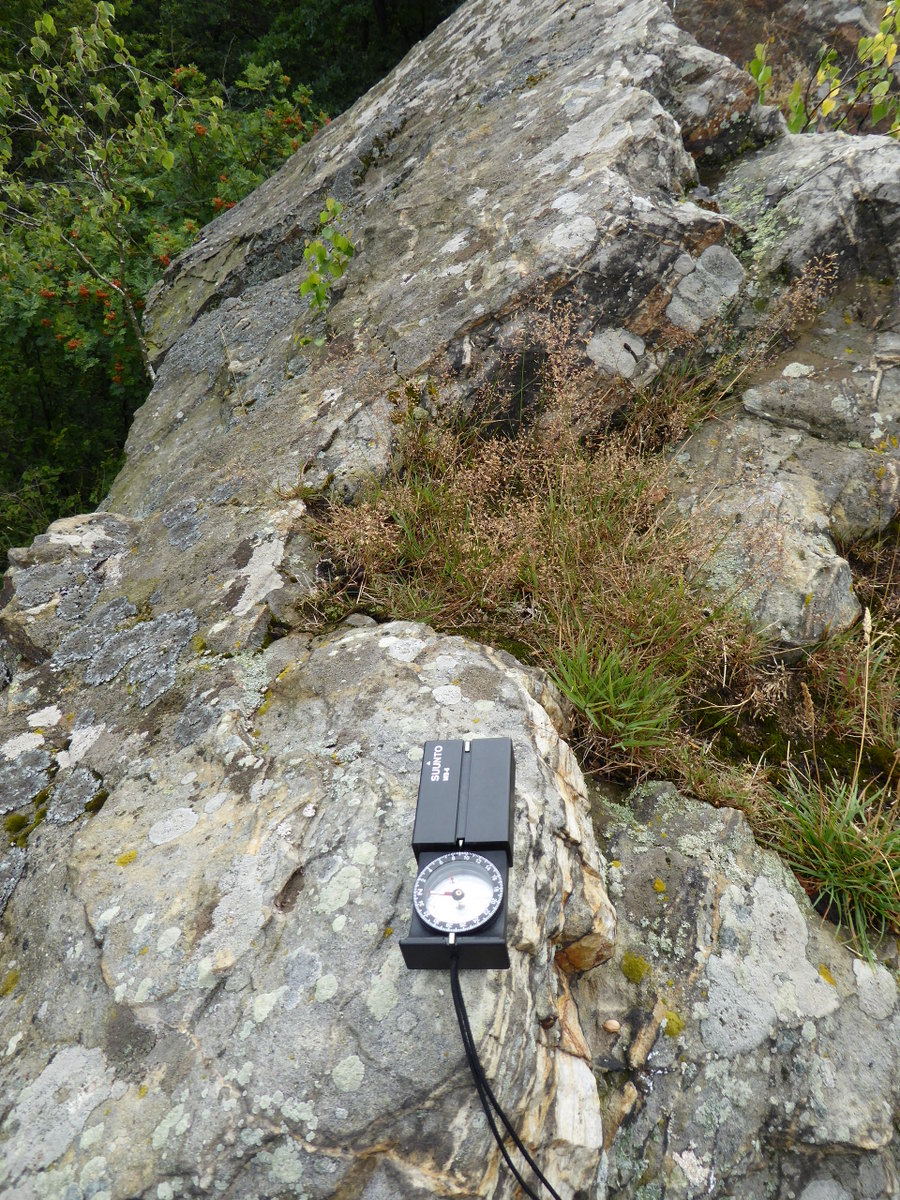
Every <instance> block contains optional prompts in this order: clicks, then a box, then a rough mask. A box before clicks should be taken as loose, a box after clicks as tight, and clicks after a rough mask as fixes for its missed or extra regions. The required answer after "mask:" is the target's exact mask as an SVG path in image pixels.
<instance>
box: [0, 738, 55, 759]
mask: <svg viewBox="0 0 900 1200" xmlns="http://www.w3.org/2000/svg"><path fill="white" fill-rule="evenodd" d="M43 744H44V739H43V737H42V736H41V735H40V734H39V733H20V734H18V735H17V736H16V737H12V738H10V739H9V740H8V741H6V742H4V743H3V745H2V746H0V754H2V755H3V757H4V758H8V759H13V758H18V757H19V755H20V754H25V753H26V751H28V750H36V749H37V748H38V746H43Z"/></svg>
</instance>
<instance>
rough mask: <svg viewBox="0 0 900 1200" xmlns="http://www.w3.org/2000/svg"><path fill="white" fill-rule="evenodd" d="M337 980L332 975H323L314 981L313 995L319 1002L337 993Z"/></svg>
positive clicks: (329, 998)
mask: <svg viewBox="0 0 900 1200" xmlns="http://www.w3.org/2000/svg"><path fill="white" fill-rule="evenodd" d="M337 990H338V981H337V979H336V978H335V976H334V975H323V976H322V977H321V979H319V980H317V981H316V991H315V997H316V1000H318V1001H319V1003H322V1002H323V1001H325V1000H331V999H332V998H333V997H334V996H336V995H337Z"/></svg>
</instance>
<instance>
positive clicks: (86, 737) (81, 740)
mask: <svg viewBox="0 0 900 1200" xmlns="http://www.w3.org/2000/svg"><path fill="white" fill-rule="evenodd" d="M105 728H106V724H105V722H103V721H101V722H100V723H99V724H98V725H86V726H85V727H84V728H83V729H76V730H75V731H74V732H73V734H72V738H71V741H70V742H69V748H68V750H61V751H60V752H59V754H57V756H56V763H57V766H58V767H59V769H60V770H62V769H63V768H64V767H74V766H75V764H76V763H79V762H81V760H82V759H83V758H84V756H85V755H86V754H87V752H88V750H90V748H91V746H93V744H94V742H96V740H97V738H98V737H99V736H100V734H101V733H102V732H103V731H104V729H105Z"/></svg>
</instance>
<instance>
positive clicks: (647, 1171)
mask: <svg viewBox="0 0 900 1200" xmlns="http://www.w3.org/2000/svg"><path fill="white" fill-rule="evenodd" d="M629 809H630V811H629V812H628V813H623V812H622V811H621V810H618V811H615V810H614V807H613V808H609V806H607V811H606V812H605V813H604V815H603V818H602V820H603V823H604V824H605V825H606V826H607V827H608V828H609V829H610V831H611V837H610V840H609V843H608V847H607V853H608V855H609V859H610V862H611V869H610V876H609V886H610V895H611V896H612V898H613V899H614V901H615V904H616V910H617V912H618V914H619V932H618V938H617V948H616V955H615V958H614V959H613V960H612V961H611V962H609V963H608V964H607V965H606V966H602V967H599V968H598V969H597V970H596V971H593V972H591V973H590V974H589V975H586V976H585V977H584V979H583V980H582V981H581V982H580V983H579V984H578V986H577V987H576V989H575V994H576V998H577V1001H578V1004H579V1009H580V1011H582V1012H590V1011H592V1012H593V1013H594V1014H595V1016H594V1021H593V1027H591V1026H590V1024H588V1023H586V1026H585V1029H586V1032H587V1033H588V1036H589V1038H590V1039H591V1041H592V1044H593V1045H595V1046H596V1047H597V1049H598V1054H599V1058H598V1061H599V1063H601V1064H602V1066H603V1071H604V1074H603V1075H602V1076H601V1087H602V1088H603V1090H604V1092H605V1095H604V1113H605V1117H606V1136H607V1139H608V1141H611V1143H612V1145H613V1150H612V1153H611V1169H610V1176H609V1193H608V1194H609V1195H610V1196H611V1197H612V1196H615V1197H617V1198H620V1200H626V1198H628V1200H632V1198H634V1200H636V1198H637V1197H643V1196H647V1195H657V1196H666V1197H669V1196H685V1197H687V1196H690V1197H699V1196H723V1197H724V1196H740V1197H741V1200H757V1198H758V1200H763V1197H767V1196H778V1197H788V1196H793V1197H797V1198H798V1200H823V1198H824V1197H834V1198H835V1200H851V1198H852V1200H869V1198H872V1200H874V1198H875V1197H884V1198H886V1197H893V1196H896V1195H898V1188H900V1179H898V1174H897V1149H898V1148H897V1133H896V1123H895V1122H896V1096H897V1085H898V1078H897V1072H898V1063H900V1058H898V1053H900V997H898V993H897V982H896V977H895V975H894V974H893V972H892V971H890V970H888V969H887V967H885V966H883V965H880V964H879V965H876V966H869V965H868V964H866V963H864V962H861V961H860V960H859V959H853V958H851V957H850V956H849V955H848V954H846V952H845V951H844V950H843V948H842V947H841V946H840V945H839V944H838V943H837V942H836V940H835V938H834V935H833V933H832V931H831V929H830V927H829V926H828V925H826V924H824V923H822V922H819V921H816V920H812V921H810V920H809V917H808V904H807V901H806V897H805V895H804V894H803V892H802V891H801V889H800V888H799V886H798V885H797V883H796V881H795V880H794V879H793V877H792V876H790V874H789V873H788V872H786V871H785V869H784V867H783V866H782V865H781V863H780V862H779V861H778V859H777V858H776V857H775V856H774V855H771V854H768V853H764V852H762V851H760V850H759V849H758V847H757V846H756V845H755V843H754V841H753V838H752V836H751V835H750V832H749V830H748V828H747V825H746V822H745V821H744V819H743V817H742V816H741V815H740V814H739V813H736V812H732V811H729V810H727V809H723V810H720V811H718V812H713V811H710V809H709V808H707V807H706V806H704V805H698V804H696V803H692V802H690V801H687V800H685V799H683V798H682V797H680V796H679V795H678V794H677V792H676V791H675V789H674V788H672V787H671V786H670V785H668V784H663V785H652V786H651V785H647V786H644V787H642V788H638V789H637V790H636V792H635V793H634V794H633V795H632V796H631V797H630V798H629ZM896 965H897V964H896V960H895V961H894V962H893V967H894V969H896ZM610 1021H616V1022H617V1023H618V1025H619V1028H618V1029H617V1030H616V1031H615V1032H613V1033H610V1032H608V1031H607V1030H606V1029H604V1028H603V1023H604V1022H607V1023H609V1022H610ZM616 1127H618V1128H619V1130H620V1132H619V1134H618V1136H616V1133H615V1129H616ZM648 1181H652V1184H651V1185H650V1189H648V1188H647V1186H646V1185H647V1183H648Z"/></svg>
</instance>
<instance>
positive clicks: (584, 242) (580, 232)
mask: <svg viewBox="0 0 900 1200" xmlns="http://www.w3.org/2000/svg"><path fill="white" fill-rule="evenodd" d="M596 240H597V222H596V221H595V220H594V219H593V217H587V216H583V217H575V219H574V220H571V221H564V222H562V223H561V224H559V225H556V226H554V228H553V229H551V230H550V232H549V233H548V234H546V236H545V237H543V238H542V239H541V241H540V243H539V247H540V249H541V251H542V252H543V253H544V254H548V255H557V254H562V255H564V256H566V257H567V258H570V259H571V258H575V259H578V258H583V257H584V255H586V254H587V252H588V251H589V250H590V248H591V247H592V246H593V244H594V242H595V241H596Z"/></svg>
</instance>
